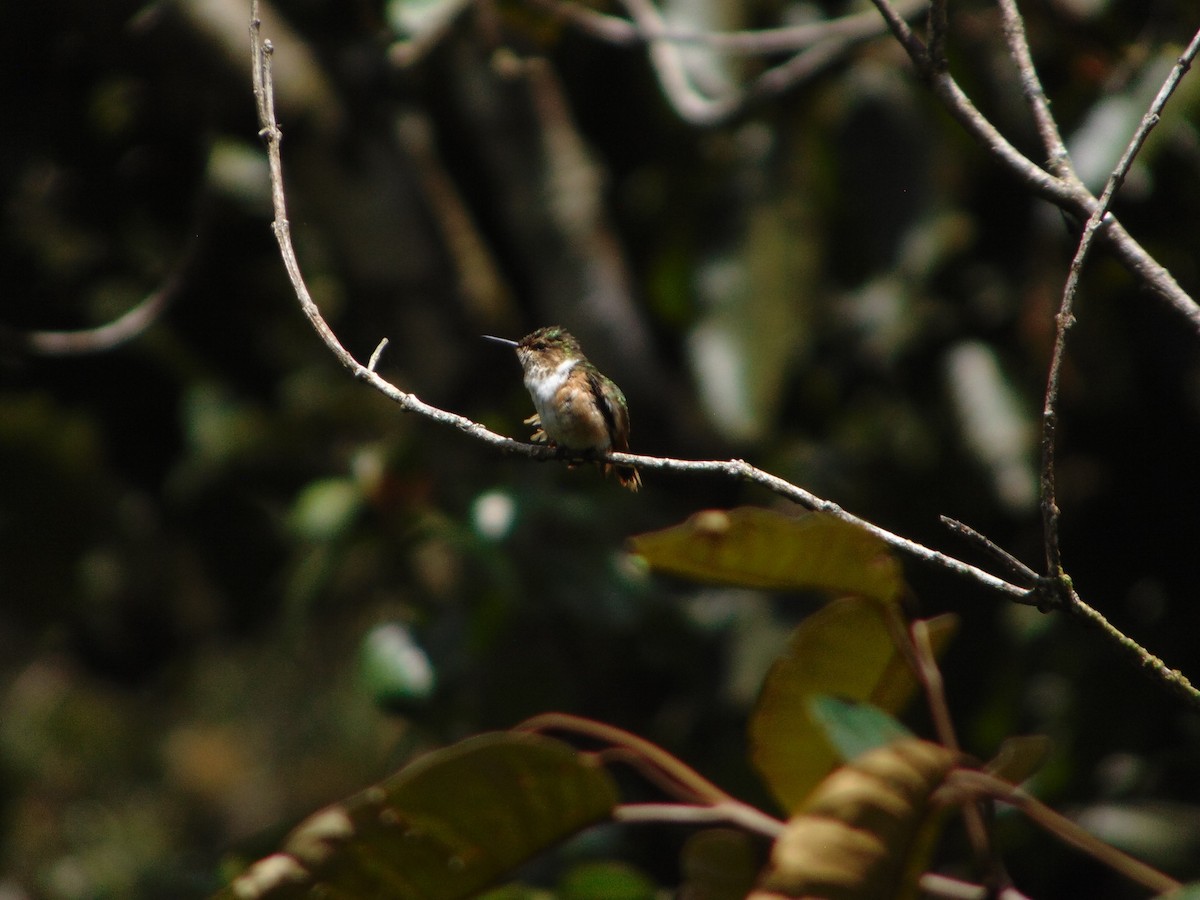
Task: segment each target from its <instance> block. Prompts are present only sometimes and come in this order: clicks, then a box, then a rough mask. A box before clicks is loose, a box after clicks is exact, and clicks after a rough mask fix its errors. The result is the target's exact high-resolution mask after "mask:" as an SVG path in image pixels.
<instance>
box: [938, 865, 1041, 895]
mask: <svg viewBox="0 0 1200 900" xmlns="http://www.w3.org/2000/svg"><path fill="white" fill-rule="evenodd" d="M918 883H919V884H920V887H921V892H922V893H923V894H928V895H929V896H930V897H938V898H940V900H993V898H994V900H1029V897H1027V896H1026V895H1025V894H1022V893H1021V892H1020V891H1018V890H1017V889H1016V888H1015V887H1003V888H1000V890H999V891H993V890H992V889H991V888H988V887H985V886H984V885H982V884H971V883H970V882H969V881H960V880H959V879H957V878H951V877H950V876H948V875H941V874H939V873H937V872H926V873H925V874H924V875H922V876H921V878H920V881H919V882H918Z"/></svg>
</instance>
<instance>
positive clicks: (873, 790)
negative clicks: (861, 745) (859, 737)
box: [750, 738, 955, 900]
mask: <svg viewBox="0 0 1200 900" xmlns="http://www.w3.org/2000/svg"><path fill="white" fill-rule="evenodd" d="M954 764H955V755H954V754H953V753H951V752H950V751H949V750H947V749H946V748H945V747H941V746H939V745H937V744H931V743H928V742H926V741H921V740H917V739H916V738H907V739H904V740H901V741H897V742H896V743H893V744H889V745H887V746H886V747H880V748H877V749H875V750H871V751H868V752H867V753H865V754H863V755H862V756H860V757H859V758H858V759H856V760H855V761H854V762H852V763H849V764H847V765H845V766H842V767H841V768H840V769H838V770H837V771H835V772H833V773H832V774H831V775H829V777H827V778H826V779H824V780H823V781H822V782H821V783H820V784H819V785H818V786H817V787H816V789H815V790H814V791H813V792H812V795H811V796H810V797H809V798H808V799H807V800H806V801H805V803H804V805H803V806H802V808H801V809H800V810H799V811H798V813H797V815H796V816H795V817H794V818H792V819H791V820H790V821H789V822H788V826H787V829H786V830H785V831H784V832H783V834H782V835H780V836H779V839H778V840H776V841H775V846H774V847H773V848H772V849H771V862H770V864H769V865H768V866H767V870H766V872H765V873H764V875H763V878H762V880H761V881H760V883H759V886H758V889H757V890H755V891H754V892H753V893H752V894H751V895H750V900H777V898H783V897H822V898H825V900H868V898H870V900H885V898H894V897H896V896H898V895H899V894H901V893H903V892H904V891H905V890H906V888H907V887H908V885H907V884H906V883H905V881H906V875H905V873H906V872H907V871H908V869H909V866H908V862H909V858H910V856H911V855H912V853H913V852H914V850H915V849H917V845H918V844H919V843H920V834H921V830H922V825H923V823H924V822H925V821H926V819H927V817H928V813H929V808H928V807H929V798H930V796H931V795H932V794H933V792H934V791H935V790H936V789H937V788H938V787H939V786H940V785H941V784H942V782H943V781H944V780H945V778H946V775H947V773H949V772H950V770H951V769H953V768H954Z"/></svg>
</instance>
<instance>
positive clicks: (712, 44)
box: [529, 0, 926, 56]
mask: <svg viewBox="0 0 1200 900" xmlns="http://www.w3.org/2000/svg"><path fill="white" fill-rule="evenodd" d="M529 2H530V3H531V4H532V5H534V6H537V7H539V8H541V9H543V10H545V11H546V12H548V13H550V14H551V15H553V16H556V17H558V18H561V19H563V20H564V21H566V22H569V23H571V24H572V25H574V26H576V27H578V28H580V29H581V30H583V31H585V32H587V33H588V34H590V35H591V36H592V37H594V38H597V39H599V40H602V41H606V42H608V43H612V44H620V45H622V46H633V45H637V44H646V43H650V42H652V41H663V42H666V43H671V44H691V45H697V46H703V47H707V48H708V49H710V50H713V51H716V52H718V53H729V54H745V55H755V56H757V55H766V54H771V53H787V52H794V51H797V50H802V49H804V48H805V47H811V46H813V45H814V44H819V43H823V42H825V41H830V40H838V41H850V42H858V41H863V40H869V39H871V38H875V37H879V35H880V34H882V33H883V31H884V29H883V26H882V25H881V23H880V21H879V19H878V18H877V17H876V16H875V14H874V13H871V12H865V13H852V14H850V15H846V16H841V17H839V18H836V19H828V20H826V21H823V22H814V23H811V24H806V25H791V26H784V27H781V28H763V29H758V30H753V31H695V30H693V29H688V28H676V27H672V26H670V25H668V24H666V23H665V22H662V20H661V18H660V19H659V21H658V23H657V24H649V23H635V22H630V21H629V20H628V19H623V18H621V17H619V16H611V15H607V14H606V13H602V12H599V11H597V10H594V9H591V8H590V7H587V6H584V5H583V4H582V3H578V2H574V0H529ZM925 3H926V0H900V2H898V3H897V4H896V6H897V9H898V10H899V12H900V15H901V16H904V17H905V18H907V17H909V16H912V15H914V14H916V13H917V12H918V11H920V10H921V9H923V8H924V6H925Z"/></svg>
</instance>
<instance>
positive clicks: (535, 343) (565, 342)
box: [484, 325, 642, 491]
mask: <svg viewBox="0 0 1200 900" xmlns="http://www.w3.org/2000/svg"><path fill="white" fill-rule="evenodd" d="M484 337H485V338H486V339H487V340H489V341H496V342H497V343H500V344H506V345H507V346H509V347H512V348H513V349H515V350H516V351H517V359H518V360H520V362H521V368H522V369H524V370H525V387H526V388H527V389H528V391H529V396H530V397H532V398H533V407H534V409H536V410H537V412H536V413H535V414H534V415H532V416H530V417H529V418H528V419H526V420H525V424H526V425H532V426H534V427H535V428H537V431H535V432H534V433H533V436H532V438H531V440H534V441H545V442H547V443H549V444H550V445H551V446H553V447H563V448H565V449H567V450H576V451H581V452H585V453H586V452H593V453H597V454H604V453H606V452H608V451H609V450H615V451H616V452H618V453H627V452H628V451H629V404H628V403H626V401H625V395H624V394H623V393H621V389H620V388H619V387H617V386H616V384H614V383H613V380H612V379H611V378H608V377H607V376H605V375H603V374H601V372H600V370H599V369H597V368H596V367H595V366H594V365H592V364H591V363H590V362H589V361H588V358H587V357H586V356H584V355H583V350H582V348H581V347H580V346H579V341H578V340H576V338H575V336H574V335H573V334H571V333H570V332H569V331H566V330H565V329H563V328H561V327H559V326H558V325H551V326H548V327H546V328H539V329H538V330H537V331H535V332H533V333H532V334H527V335H525V337H523V338H521V339H520V340H519V341H510V340H509V339H508V338H499V337H493V336H492V335H490V334H485V335H484ZM610 471H615V472H616V475H617V481H618V482H620V484H621V486H622V487H626V488H629V490H631V491H636V490H637V489H638V488H639V487H641V486H642V478H641V476H640V475H639V474H638V470H637V469H635V468H633V467H632V466H613V465H611V464H609V463H604V472H605V474H608V473H609V472H610Z"/></svg>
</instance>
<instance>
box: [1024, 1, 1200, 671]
mask: <svg viewBox="0 0 1200 900" xmlns="http://www.w3.org/2000/svg"><path fill="white" fill-rule="evenodd" d="M1002 2H1010V0H1002ZM1197 52H1200V31H1197V32H1196V34H1195V35H1194V36H1193V37H1192V41H1191V43H1190V44H1188V46H1187V49H1186V50H1185V51H1184V52H1183V54H1182V55H1181V56H1180V57H1179V60H1178V62H1176V64H1175V65H1174V66H1173V67H1172V69H1171V72H1170V74H1169V75H1168V76H1167V78H1166V81H1164V82H1163V86H1162V87H1161V88H1160V89H1159V91H1158V94H1157V95H1156V96H1155V98H1154V101H1153V102H1152V103H1151V104H1150V108H1149V109H1148V110H1147V111H1146V114H1145V115H1144V116H1143V117H1142V121H1141V123H1140V124H1139V125H1138V128H1137V130H1136V131H1135V132H1134V135H1133V137H1132V138H1131V139H1130V141H1129V144H1128V146H1127V147H1126V148H1125V152H1124V153H1123V154H1122V155H1121V159H1120V160H1119V161H1118V162H1117V166H1116V168H1115V169H1113V172H1112V174H1111V175H1110V176H1109V178H1108V183H1107V184H1106V185H1105V186H1104V193H1102V194H1101V195H1100V199H1099V200H1098V201H1097V202H1096V205H1095V208H1094V209H1093V210H1092V212H1091V215H1090V216H1088V220H1087V223H1086V224H1085V225H1084V227H1083V234H1082V236H1081V237H1080V238H1079V246H1078V248H1077V249H1076V250H1075V257H1074V258H1073V259H1072V260H1071V267H1070V269H1069V271H1068V274H1067V282H1066V285H1065V287H1064V288H1063V298H1062V303H1061V305H1060V306H1059V310H1058V315H1057V316H1055V323H1056V333H1055V337H1054V350H1053V352H1052V354H1051V359H1050V372H1049V375H1048V376H1047V379H1046V397H1045V402H1044V403H1043V406H1042V472H1041V493H1042V537H1043V541H1044V543H1045V548H1046V567H1047V568H1046V571H1047V573H1048V574H1049V575H1050V576H1051V577H1052V578H1060V577H1061V576H1062V574H1063V568H1062V551H1061V550H1060V548H1059V540H1058V520H1059V508H1058V498H1057V487H1056V479H1055V465H1054V451H1055V446H1056V440H1055V437H1056V433H1057V430H1058V392H1059V382H1060V379H1061V376H1062V366H1063V359H1064V357H1065V355H1066V349H1067V332H1068V331H1069V330H1070V328H1071V325H1072V324H1073V323H1074V321H1075V314H1074V305H1075V296H1076V294H1077V293H1078V291H1079V278H1080V275H1081V274H1082V272H1083V264H1084V261H1085V260H1086V259H1087V255H1088V252H1089V251H1090V250H1091V248H1092V244H1093V242H1094V241H1095V239H1096V238H1097V237H1098V236H1099V235H1101V234H1102V233H1103V228H1104V227H1105V225H1106V224H1107V223H1108V222H1109V221H1111V219H1109V212H1108V208H1109V206H1110V205H1111V204H1112V199H1113V197H1114V196H1115V195H1116V193H1117V191H1118V190H1120V187H1121V185H1122V184H1123V183H1124V181H1125V176H1126V175H1127V174H1128V172H1129V168H1130V166H1132V165H1133V161H1134V159H1135V158H1136V157H1137V154H1138V153H1139V152H1140V151H1141V149H1142V146H1143V145H1144V144H1145V142H1146V138H1147V137H1148V136H1149V134H1150V131H1151V130H1152V129H1153V128H1154V126H1155V125H1157V124H1158V121H1159V119H1160V117H1161V115H1162V110H1163V107H1164V106H1166V103H1167V100H1168V99H1170V97H1171V94H1173V93H1174V92H1175V88H1176V87H1178V86H1179V82H1180V79H1182V78H1183V76H1184V74H1185V73H1186V72H1187V71H1188V69H1189V68H1191V65H1192V61H1193V60H1194V59H1195V58H1196V54H1197ZM1067 587H1068V588H1069V586H1067ZM1073 594H1074V591H1073V590H1068V591H1067V592H1066V596H1072V595H1073ZM1189 686H1190V685H1189Z"/></svg>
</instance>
